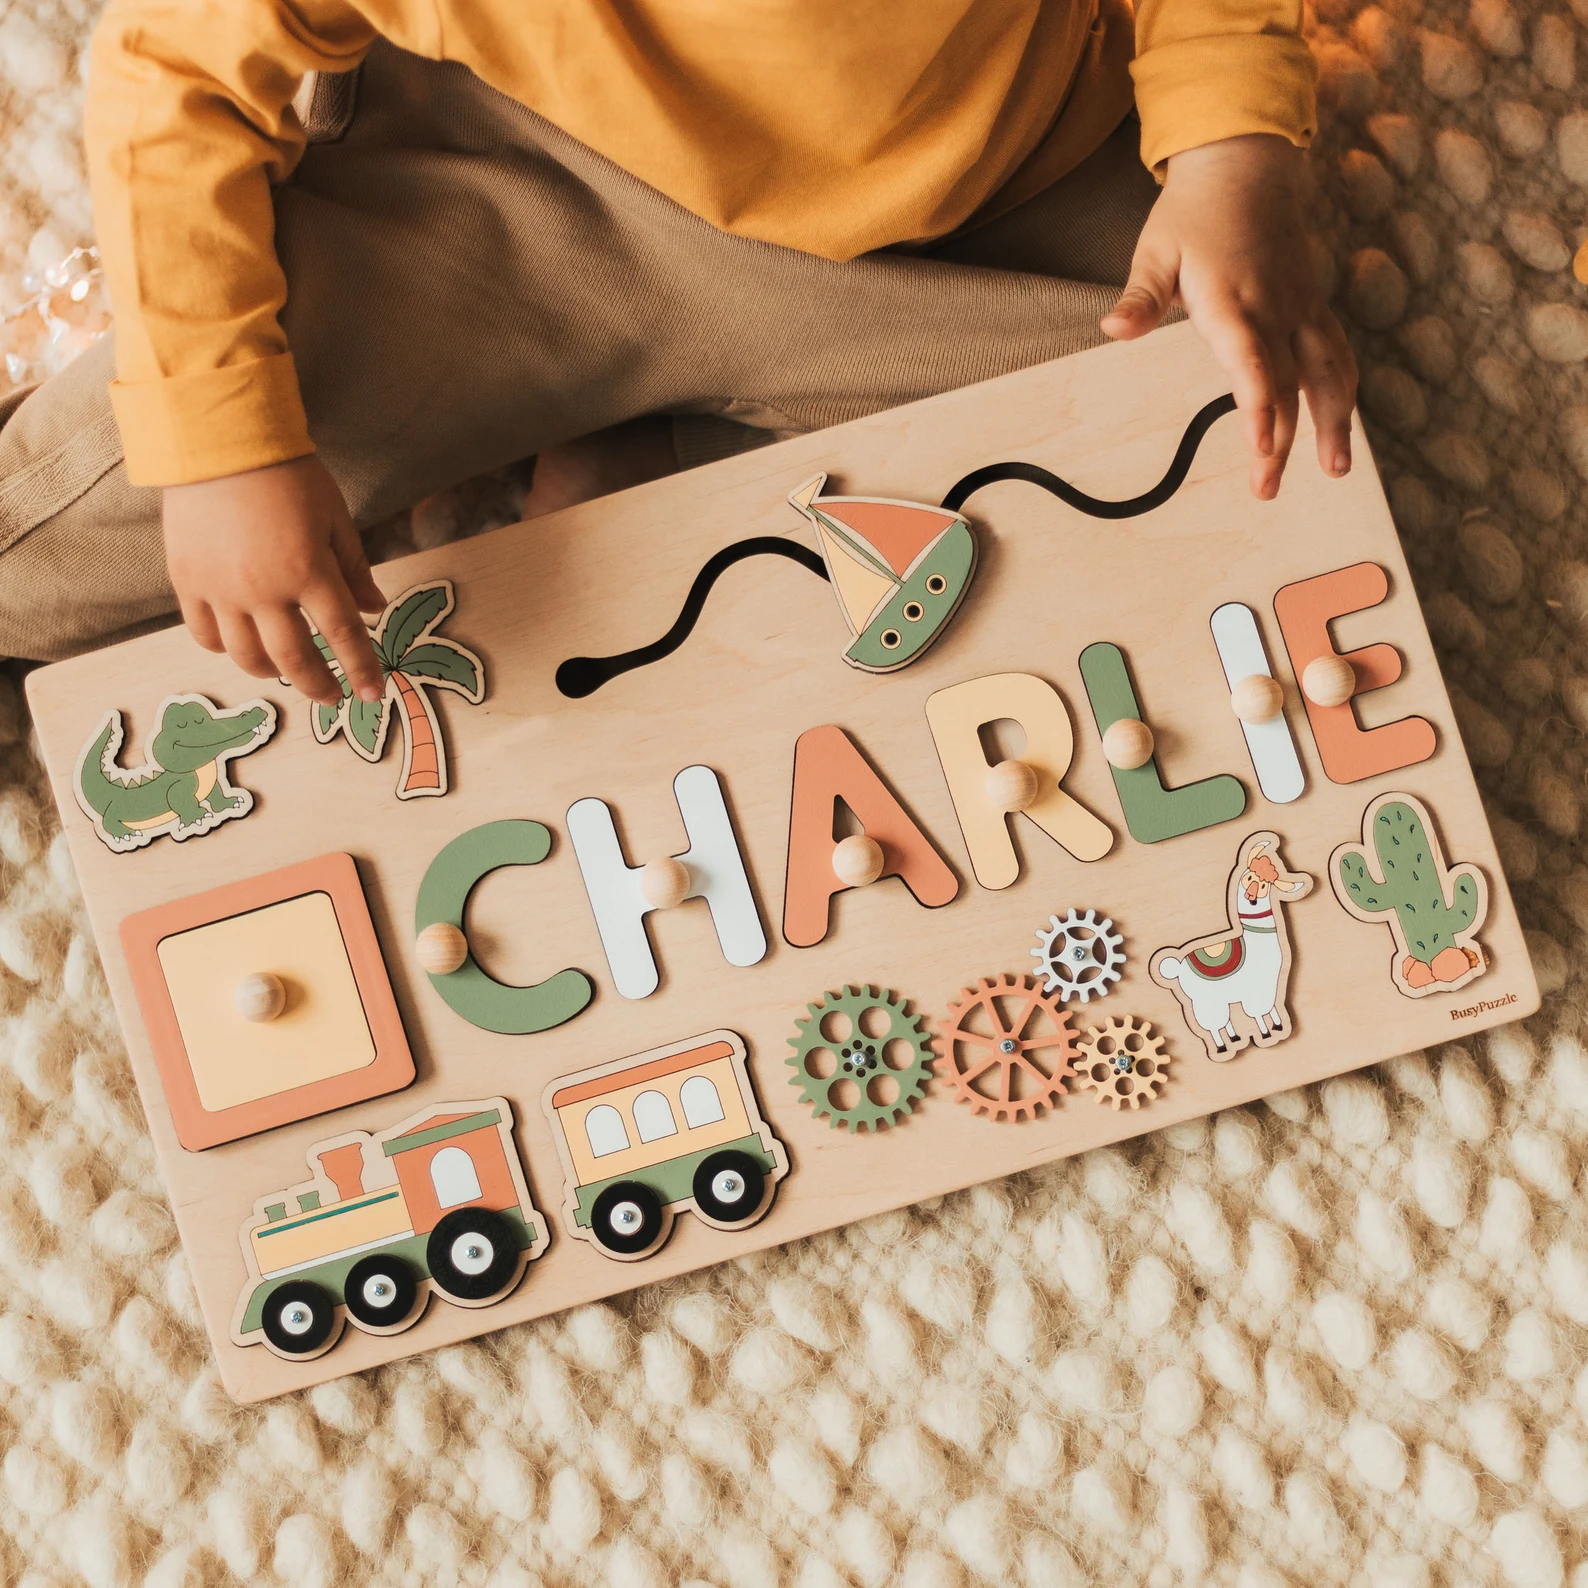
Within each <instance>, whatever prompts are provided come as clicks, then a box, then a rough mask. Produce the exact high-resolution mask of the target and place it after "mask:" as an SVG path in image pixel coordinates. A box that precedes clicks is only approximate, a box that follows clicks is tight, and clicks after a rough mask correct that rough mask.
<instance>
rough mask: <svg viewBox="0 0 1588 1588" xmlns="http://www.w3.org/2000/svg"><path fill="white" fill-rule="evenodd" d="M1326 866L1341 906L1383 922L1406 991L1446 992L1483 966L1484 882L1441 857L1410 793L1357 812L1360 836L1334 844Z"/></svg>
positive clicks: (1394, 973)
mask: <svg viewBox="0 0 1588 1588" xmlns="http://www.w3.org/2000/svg"><path fill="white" fill-rule="evenodd" d="M1369 846H1371V849H1372V855H1373V858H1372V859H1371V860H1370V859H1369V856H1368V851H1369ZM1329 872H1330V878H1329V880H1330V881H1331V882H1332V883H1333V885H1334V892H1335V897H1336V898H1338V899H1339V901H1340V903H1341V904H1342V905H1344V907H1345V909H1346V910H1347V912H1348V913H1349V914H1351V915H1354V916H1355V917H1356V918H1357V920H1359V921H1367V922H1370V923H1378V922H1382V923H1383V924H1384V925H1386V926H1388V927H1389V929H1390V932H1391V934H1392V935H1393V937H1394V939H1395V957H1394V959H1393V961H1392V962H1391V966H1390V977H1391V980H1392V981H1393V982H1394V983H1395V986H1396V987H1397V988H1398V989H1399V990H1400V991H1401V992H1403V993H1405V994H1406V996H1407V997H1409V998H1421V997H1423V996H1424V995H1426V994H1428V993H1432V992H1454V991H1455V990H1456V988H1458V987H1464V986H1466V984H1467V983H1468V982H1470V981H1473V980H1475V979H1476V978H1477V977H1479V976H1481V975H1482V974H1483V973H1484V971H1485V970H1486V969H1488V960H1487V957H1486V955H1485V954H1484V952H1483V947H1482V945H1481V944H1479V943H1477V942H1476V941H1475V938H1476V934H1477V932H1478V929H1479V928H1480V927H1481V926H1482V925H1483V920H1484V916H1485V915H1486V914H1487V912H1488V907H1489V889H1488V884H1487V883H1486V882H1485V880H1484V877H1483V873H1482V872H1481V871H1479V870H1478V868H1477V867H1476V866H1474V865H1472V864H1471V863H1470V862H1467V861H1463V862H1461V863H1459V864H1457V865H1454V866H1449V865H1446V863H1445V858H1444V855H1443V853H1442V852H1441V850H1440V847H1439V840H1438V838H1437V837H1436V836H1435V834H1434V825H1433V818H1432V817H1431V816H1430V815H1429V814H1428V810H1427V808H1426V807H1425V806H1424V805H1423V804H1422V803H1421V802H1420V801H1419V800H1416V799H1414V798H1413V797H1412V796H1411V795H1410V794H1381V795H1380V796H1379V797H1378V798H1377V799H1376V800H1374V801H1373V803H1372V804H1371V805H1369V806H1368V808H1367V811H1366V813H1365V814H1364V815H1363V817H1362V841H1361V843H1360V844H1355V843H1352V844H1341V845H1340V847H1339V848H1338V849H1336V850H1335V852H1334V854H1333V855H1332V856H1331V857H1330V862H1329Z"/></svg>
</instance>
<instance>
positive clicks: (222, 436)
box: [110, 353, 314, 485]
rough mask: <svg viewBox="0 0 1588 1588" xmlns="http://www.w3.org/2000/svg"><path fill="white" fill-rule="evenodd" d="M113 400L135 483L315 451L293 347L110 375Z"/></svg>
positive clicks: (227, 470) (208, 476)
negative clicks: (134, 375) (146, 375)
mask: <svg viewBox="0 0 1588 1588" xmlns="http://www.w3.org/2000/svg"><path fill="white" fill-rule="evenodd" d="M110 401H111V406H112V407H113V408H114V410H115V413H116V423H117V424H118V425H119V426H120V428H121V444H122V449H123V451H124V452H125V454H126V458H127V478H128V479H129V480H131V481H132V483H133V484H134V485H187V484H190V483H191V482H192V481H194V480H213V479H218V478H219V477H220V476H221V475H223V474H239V473H241V472H242V471H243V470H244V469H259V468H263V467H264V466H265V465H266V464H269V463H284V462H285V461H286V460H287V459H288V458H301V457H304V456H306V455H307V454H309V453H311V452H313V451H314V443H313V442H312V441H310V440H309V424H308V420H307V419H306V418H305V417H304V412H303V399H302V397H300V396H299V394H298V372H297V369H296V367H295V366H294V364H293V362H292V355H291V354H290V353H275V354H272V355H270V356H269V357H267V358H260V359H253V360H250V361H249V362H247V363H244V364H227V365H224V366H222V368H220V369H208V370H202V371H199V372H198V373H196V374H192V375H172V376H169V377H167V378H165V379H163V380H142V381H130V382H129V381H120V380H118V381H112V382H111V386H110Z"/></svg>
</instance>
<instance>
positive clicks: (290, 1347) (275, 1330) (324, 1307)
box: [260, 1279, 336, 1356]
mask: <svg viewBox="0 0 1588 1588" xmlns="http://www.w3.org/2000/svg"><path fill="white" fill-rule="evenodd" d="M260 1325H261V1327H262V1328H263V1329H264V1331H265V1338H266V1339H267V1340H268V1341H269V1342H270V1343H271V1345H273V1346H274V1347H275V1348H276V1350H278V1351H279V1352H281V1354H282V1355H283V1356H313V1355H314V1354H315V1353H316V1352H317V1351H318V1350H320V1349H321V1347H322V1346H324V1344H325V1342H326V1341H327V1340H329V1339H330V1338H331V1333H332V1331H333V1330H334V1329H335V1328H336V1302H335V1300H334V1299H333V1298H332V1296H331V1292H330V1291H329V1290H327V1289H326V1288H325V1286H324V1285H317V1284H315V1283H314V1281H313V1280H312V1279H289V1280H288V1281H287V1282H286V1283H285V1284H284V1285H277V1286H276V1288H275V1289H274V1290H272V1291H271V1292H270V1294H269V1295H268V1296H266V1297H265V1310H264V1315H263V1317H262V1318H261V1319H260Z"/></svg>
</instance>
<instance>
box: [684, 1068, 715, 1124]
mask: <svg viewBox="0 0 1588 1588" xmlns="http://www.w3.org/2000/svg"><path fill="white" fill-rule="evenodd" d="M678 1101H679V1102H680V1103H682V1104H683V1105H684V1123H685V1124H686V1125H688V1126H689V1128H690V1129H691V1130H697V1129H698V1128H699V1127H700V1126H702V1125H715V1124H716V1123H717V1121H718V1120H720V1119H721V1118H722V1099H721V1098H720V1097H718V1096H717V1088H716V1087H715V1086H713V1085H712V1084H711V1077H710V1076H707V1075H691V1076H690V1077H689V1079H688V1080H687V1081H685V1082H684V1084H683V1086H681V1087H680V1088H679V1091H678Z"/></svg>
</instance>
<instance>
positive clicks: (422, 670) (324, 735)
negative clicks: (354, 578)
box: [314, 579, 485, 800]
mask: <svg viewBox="0 0 1588 1588" xmlns="http://www.w3.org/2000/svg"><path fill="white" fill-rule="evenodd" d="M455 604H456V597H455V596H454V593H453V589H452V581H451V580H450V579H435V580H432V581H431V582H430V583H429V584H421V585H415V586H414V588H413V589H412V590H405V591H404V592H403V593H402V594H401V595H400V596H398V597H397V598H396V599H395V600H394V601H392V602H391V603H390V604H389V605H388V606H387V608H386V610H385V611H384V612H383V613H382V614H381V617H380V622H379V623H377V624H376V625H375V627H374V628H373V629H371V630H370V639H371V640H373V641H374V644H375V657H376V660H377V661H378V662H379V663H380V670H381V675H382V676H383V677H384V678H385V680H386V692H385V694H383V695H382V696H381V698H380V699H379V700H376V701H364V700H360V699H358V698H357V696H355V695H354V693H353V691H352V689H351V688H350V687H349V685H348V682H347V678H346V677H345V676H344V674H343V672H342V669H341V667H340V665H339V664H338V663H337V660H336V658H335V657H334V656H333V655H332V654H331V647H330V646H329V645H328V644H327V643H326V641H325V639H324V637H323V636H322V635H319V634H316V635H315V636H314V642H315V644H316V645H318V646H319V647H320V654H321V655H322V656H323V657H324V658H325V660H326V662H327V663H328V664H329V666H330V668H331V671H332V673H333V674H334V675H335V677H336V681H337V683H338V684H340V685H341V687H342V698H341V700H340V701H339V702H338V703H337V704H336V705H335V706H321V705H316V706H315V708H314V737H315V739H316V740H317V741H318V742H319V743H321V744H329V743H330V742H331V741H332V740H333V739H334V738H336V737H337V736H338V735H341V737H343V738H344V739H346V740H347V742H348V743H349V744H350V745H351V746H352V747H353V750H354V753H355V754H357V755H358V756H360V757H361V758H362V759H364V760H365V761H372V762H373V761H378V760H380V758H381V756H382V755H383V754H384V753H385V750H386V739H387V736H388V735H389V734H390V732H391V725H392V719H393V718H394V717H395V718H396V720H397V721H398V722H399V723H400V724H401V725H402V745H403V759H402V770H401V771H400V772H399V774H398V777H397V798H398V799H400V800H411V799H419V798H422V797H423V796H425V795H431V794H433V795H440V794H445V793H446V791H447V746H446V740H445V739H444V738H443V737H442V734H441V721H440V719H439V718H438V717H437V716H436V708H435V702H434V701H433V700H432V699H431V698H430V691H431V690H432V689H447V690H451V691H452V693H453V694H455V695H462V697H463V698H464V699H465V700H466V701H468V702H469V704H470V705H471V706H477V705H479V703H480V702H481V701H482V700H484V699H485V668H484V665H483V664H482V663H481V661H480V659H479V657H478V656H476V655H475V654H474V652H473V651H470V650H466V649H465V648H464V647H463V646H461V645H459V644H458V642H457V641H456V640H449V639H443V638H442V637H440V636H439V635H438V634H437V633H436V630H437V629H438V628H440V626H441V624H442V622H443V620H444V619H445V618H446V616H447V614H448V613H449V612H451V611H452V608H453V606H454V605H455Z"/></svg>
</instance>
